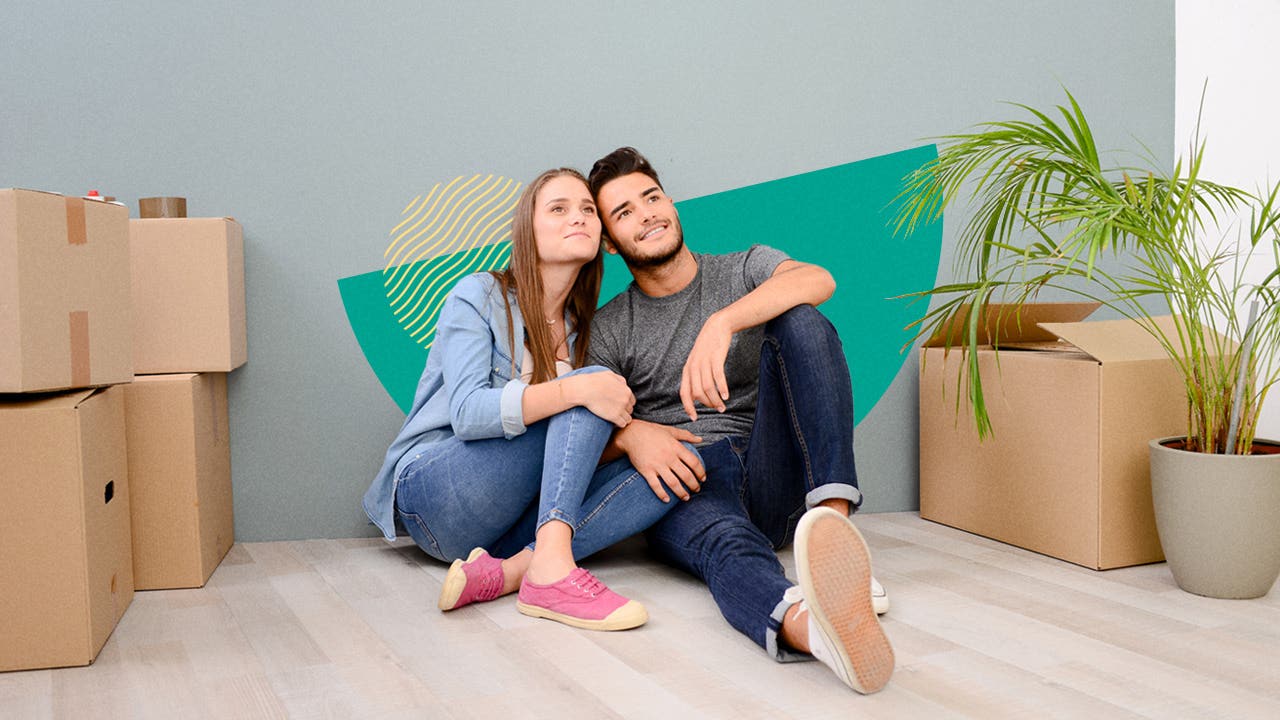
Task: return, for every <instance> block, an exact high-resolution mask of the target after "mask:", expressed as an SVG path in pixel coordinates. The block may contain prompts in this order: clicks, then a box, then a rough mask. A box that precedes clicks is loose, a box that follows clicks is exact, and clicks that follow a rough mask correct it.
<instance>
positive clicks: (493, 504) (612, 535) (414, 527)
mask: <svg viewBox="0 0 1280 720" xmlns="http://www.w3.org/2000/svg"><path fill="white" fill-rule="evenodd" d="M600 369H601V368H583V369H580V370H577V371H575V372H576V373H583V372H598V371H599V370H600ZM612 433H613V425H612V424H611V423H609V422H608V421H606V420H602V419H600V418H599V417H597V416H596V415H594V414H592V413H591V411H589V410H587V409H586V408H583V407H575V408H571V409H569V410H567V411H565V412H563V413H560V414H559V415H554V416H552V417H550V418H547V419H545V420H542V421H540V422H537V423H534V424H532V425H529V426H528V429H527V430H526V431H525V432H524V434H522V435H519V436H517V437H514V438H512V439H510V440H508V439H506V438H491V439H486V440H469V441H468V440H460V439H458V438H457V437H456V436H455V437H452V438H449V439H448V440H445V441H442V442H439V443H436V444H434V445H430V446H428V447H427V448H425V449H424V451H423V452H422V453H421V454H420V455H419V456H418V457H417V458H415V459H414V460H413V461H412V462H410V463H409V464H408V465H406V466H405V467H404V470H403V472H402V473H401V475H400V477H399V478H398V481H397V483H396V497H395V502H396V513H397V515H398V516H399V519H400V522H401V523H402V524H403V525H404V526H405V529H406V530H407V531H408V532H409V536H410V537H412V538H413V540H414V542H416V543H417V544H418V546H419V547H421V548H422V549H423V550H425V551H426V552H427V554H428V555H430V556H432V557H434V558H436V559H438V560H445V561H450V560H453V559H456V558H460V557H466V556H467V553H468V552H470V550H471V549H472V548H474V547H483V548H485V549H486V550H488V551H489V552H490V553H492V554H493V555H494V557H502V558H505V557H510V556H512V555H514V554H516V553H517V552H519V551H520V550H521V549H523V548H524V547H526V546H528V545H529V544H530V543H532V542H533V537H534V532H535V530H536V528H538V527H541V526H542V524H543V523H545V522H547V521H548V520H553V519H554V520H561V521H563V522H565V523H567V524H568V525H569V526H570V527H572V528H573V530H574V534H573V554H574V557H575V558H576V559H581V558H584V557H586V556H588V555H591V554H592V553H594V552H596V551H598V550H602V549H604V548H606V547H608V546H609V545H612V544H613V543H615V542H618V541H619V540H622V539H624V538H627V537H630V536H631V535H635V534H636V533H638V532H640V531H642V530H644V529H646V528H648V527H649V526H650V525H652V524H653V523H654V522H655V521H656V520H658V518H660V517H662V516H663V515H664V514H666V512H667V511H668V510H670V509H671V507H672V505H673V504H674V502H673V503H663V502H662V501H661V500H659V499H658V497H657V496H656V495H654V494H653V490H652V489H650V488H649V484H648V483H647V482H646V481H645V479H644V477H643V476H642V475H640V473H639V472H637V471H636V470H635V469H634V468H632V467H631V464H630V463H629V462H628V461H627V460H626V459H625V458H624V459H621V460H615V461H613V462H611V463H607V464H605V465H603V466H600V467H599V468H597V467H596V463H598V462H599V460H600V453H601V452H602V451H603V450H604V446H605V443H606V442H608V440H609V437H610V435H611V434H612Z"/></svg>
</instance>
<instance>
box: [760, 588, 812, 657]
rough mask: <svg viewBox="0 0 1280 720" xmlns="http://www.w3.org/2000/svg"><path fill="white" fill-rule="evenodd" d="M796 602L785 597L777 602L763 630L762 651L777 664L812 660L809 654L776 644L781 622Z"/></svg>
mask: <svg viewBox="0 0 1280 720" xmlns="http://www.w3.org/2000/svg"><path fill="white" fill-rule="evenodd" d="M797 602H799V601H798V600H792V599H790V598H788V597H787V596H786V595H783V596H782V599H781V600H779V601H778V604H777V605H775V606H774V608H773V612H772V613H770V615H769V624H768V626H767V627H766V628H765V630H764V650H765V652H767V653H769V657H772V658H773V659H774V660H776V661H778V662H783V663H786V662H805V661H806V660H812V659H813V656H812V655H810V654H809V653H803V652H800V651H798V650H789V649H787V648H786V647H783V645H782V643H780V642H778V631H780V630H781V629H782V620H783V619H784V618H785V617H786V616H787V611H788V610H790V609H791V606H792V605H795V604H796V603H797Z"/></svg>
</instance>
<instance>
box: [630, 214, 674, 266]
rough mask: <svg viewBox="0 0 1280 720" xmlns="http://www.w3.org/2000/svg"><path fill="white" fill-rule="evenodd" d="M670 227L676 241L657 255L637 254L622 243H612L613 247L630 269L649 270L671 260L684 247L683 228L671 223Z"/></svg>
mask: <svg viewBox="0 0 1280 720" xmlns="http://www.w3.org/2000/svg"><path fill="white" fill-rule="evenodd" d="M672 227H673V228H674V229H675V231H676V242H675V244H674V245H672V246H671V249H670V250H667V251H665V252H662V253H659V254H657V255H637V254H635V253H632V252H631V251H630V250H627V249H624V248H623V247H622V245H620V244H618V243H614V244H613V247H614V249H615V250H617V251H618V255H620V256H621V257H622V260H623V262H625V263H626V264H627V267H628V268H629V269H631V270H649V269H651V268H655V267H659V266H661V265H665V264H667V263H668V262H670V261H671V259H672V258H674V257H675V256H676V255H679V254H680V251H681V250H683V249H684V229H683V228H681V227H680V226H679V225H678V224H676V223H672Z"/></svg>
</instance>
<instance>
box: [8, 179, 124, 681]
mask: <svg viewBox="0 0 1280 720" xmlns="http://www.w3.org/2000/svg"><path fill="white" fill-rule="evenodd" d="M128 217H129V214H128V211H127V210H126V209H125V208H124V207H121V206H119V205H112V204H108V203H104V202H97V201H87V202H86V201H85V200H83V199H80V198H66V197H63V196H61V195H56V194H53V193H45V192H36V191H31V190H0V393H24V394H21V395H14V394H6V395H3V396H2V397H0V458H3V462H0V496H2V497H3V501H0V617H2V618H3V622H0V670H15V669H21V668H33V667H54V666H61V665H84V664H87V663H89V662H92V661H93V658H94V657H95V656H96V655H97V653H98V651H99V650H100V649H101V648H102V645H103V643H105V642H106V639H107V636H109V635H110V634H111V630H112V629H113V628H114V627H115V625H116V622H118V621H119V619H120V617H121V615H123V614H124V611H125V609H126V608H127V607H128V606H129V603H130V601H131V600H132V598H133V589H134V588H133V560H132V545H131V542H130V530H129V523H130V516H129V487H128V486H129V481H128V474H127V468H126V458H125V435H124V432H125V427H124V396H123V391H122V390H120V388H119V387H118V386H113V384H114V383H127V382H129V381H130V380H132V379H133V369H132V364H133V352H132V345H131V339H132V321H131V302H130V299H129V293H130V289H129V244H128V239H129V238H128ZM101 386H108V387H104V388H103V389H98V390H94V389H87V388H94V387H101ZM68 388H82V389H77V390H74V391H72V392H61V393H51V392H50V391H57V390H63V391H65V390H66V389H68Z"/></svg>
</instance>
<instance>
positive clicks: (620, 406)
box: [556, 371, 636, 428]
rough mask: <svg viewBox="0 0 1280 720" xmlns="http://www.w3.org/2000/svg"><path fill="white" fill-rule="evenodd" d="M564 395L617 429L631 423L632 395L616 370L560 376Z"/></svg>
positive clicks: (633, 401) (570, 401)
mask: <svg viewBox="0 0 1280 720" xmlns="http://www.w3.org/2000/svg"><path fill="white" fill-rule="evenodd" d="M556 382H558V383H561V387H562V388H563V390H564V397H565V399H566V401H568V403H569V404H570V405H581V406H583V407H585V408H586V409H588V410H590V411H591V412H592V413H594V414H595V415H596V416H598V417H599V418H601V419H603V420H608V421H609V422H611V423H613V424H614V425H617V426H618V427H620V428H624V427H626V426H627V425H628V424H630V423H631V410H632V408H634V407H635V405H636V396H635V395H634V394H632V392H631V388H629V387H627V381H626V380H624V379H623V377H622V376H621V375H619V374H617V373H613V372H608V371H605V372H592V373H582V374H580V375H570V376H569V377H566V378H560V379H559V380H557V381H556Z"/></svg>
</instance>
